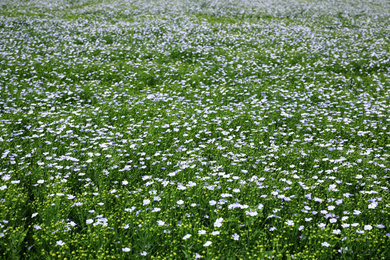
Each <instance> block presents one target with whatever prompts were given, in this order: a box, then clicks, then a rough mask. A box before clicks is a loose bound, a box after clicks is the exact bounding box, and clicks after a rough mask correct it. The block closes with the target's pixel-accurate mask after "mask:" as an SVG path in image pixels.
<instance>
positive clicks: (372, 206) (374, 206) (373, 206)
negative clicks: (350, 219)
mask: <svg viewBox="0 0 390 260" xmlns="http://www.w3.org/2000/svg"><path fill="white" fill-rule="evenodd" d="M376 206H378V202H376V201H373V202H372V203H371V204H369V205H368V208H369V209H375V208H376Z"/></svg>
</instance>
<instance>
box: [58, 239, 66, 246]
mask: <svg viewBox="0 0 390 260" xmlns="http://www.w3.org/2000/svg"><path fill="white" fill-rule="evenodd" d="M56 244H57V245H59V246H63V245H65V243H64V242H63V241H62V240H58V241H57V242H56Z"/></svg>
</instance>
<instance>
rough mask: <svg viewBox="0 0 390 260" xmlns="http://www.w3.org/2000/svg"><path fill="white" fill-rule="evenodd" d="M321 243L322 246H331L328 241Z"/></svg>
mask: <svg viewBox="0 0 390 260" xmlns="http://www.w3.org/2000/svg"><path fill="white" fill-rule="evenodd" d="M321 245H322V246H326V247H329V246H330V244H329V243H328V242H323V243H321Z"/></svg>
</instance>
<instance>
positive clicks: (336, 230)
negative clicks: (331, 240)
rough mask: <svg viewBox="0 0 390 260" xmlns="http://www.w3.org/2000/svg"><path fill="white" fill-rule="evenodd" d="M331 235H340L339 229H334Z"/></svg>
mask: <svg viewBox="0 0 390 260" xmlns="http://www.w3.org/2000/svg"><path fill="white" fill-rule="evenodd" d="M332 233H333V234H335V235H338V234H340V233H341V230H340V229H334V230H333V231H332Z"/></svg>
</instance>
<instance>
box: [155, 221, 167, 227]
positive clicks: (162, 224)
mask: <svg viewBox="0 0 390 260" xmlns="http://www.w3.org/2000/svg"><path fill="white" fill-rule="evenodd" d="M157 223H158V225H159V226H164V224H165V222H164V221H162V220H157Z"/></svg>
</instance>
